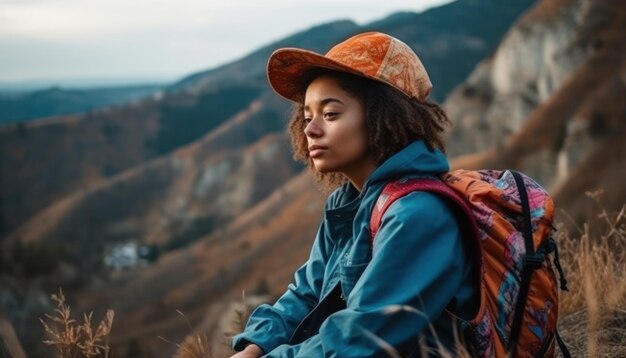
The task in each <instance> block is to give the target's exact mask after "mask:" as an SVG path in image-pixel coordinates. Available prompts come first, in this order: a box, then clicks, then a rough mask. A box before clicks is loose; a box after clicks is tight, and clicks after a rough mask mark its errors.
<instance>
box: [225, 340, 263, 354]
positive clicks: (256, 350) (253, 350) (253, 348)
mask: <svg viewBox="0 0 626 358" xmlns="http://www.w3.org/2000/svg"><path fill="white" fill-rule="evenodd" d="M262 355H263V350H262V349H261V347H259V346H257V345H256V344H254V343H252V344H249V345H248V346H246V348H245V349H244V350H242V351H241V352H239V353H237V354H235V355H234V356H232V357H230V358H260V357H261V356H262Z"/></svg>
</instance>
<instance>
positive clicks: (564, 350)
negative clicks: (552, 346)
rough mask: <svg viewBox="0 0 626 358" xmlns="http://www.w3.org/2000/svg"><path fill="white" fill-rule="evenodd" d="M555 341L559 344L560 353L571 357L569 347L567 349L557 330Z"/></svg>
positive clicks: (566, 357) (567, 357)
mask: <svg viewBox="0 0 626 358" xmlns="http://www.w3.org/2000/svg"><path fill="white" fill-rule="evenodd" d="M555 336H556V343H558V344H559V349H560V350H561V354H563V358H572V355H571V354H570V352H569V349H567V346H566V345H565V342H563V339H562V338H561V335H560V334H559V331H558V330H557V331H556V335H555Z"/></svg>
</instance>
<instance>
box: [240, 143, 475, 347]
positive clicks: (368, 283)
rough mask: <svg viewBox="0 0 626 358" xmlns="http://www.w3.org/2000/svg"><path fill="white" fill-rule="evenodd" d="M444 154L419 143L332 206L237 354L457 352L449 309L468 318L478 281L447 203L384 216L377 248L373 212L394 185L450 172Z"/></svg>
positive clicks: (427, 200) (405, 204)
mask: <svg viewBox="0 0 626 358" xmlns="http://www.w3.org/2000/svg"><path fill="white" fill-rule="evenodd" d="M448 169H449V168H448V162H447V160H446V158H445V156H444V155H443V154H442V153H441V152H439V151H434V152H431V151H429V150H428V149H427V148H426V146H425V145H424V143H423V142H422V141H416V142H413V143H411V144H410V145H408V146H407V147H406V148H404V149H403V150H401V151H400V152H398V153H396V154H395V155H393V156H392V157H391V158H389V159H388V160H386V161H385V162H384V163H383V164H381V165H380V166H379V167H378V168H377V169H376V170H375V171H374V172H373V173H372V174H371V175H370V177H369V178H368V179H367V181H366V183H365V184H364V186H363V188H362V191H361V192H360V193H359V192H358V191H357V190H356V189H355V188H354V187H353V186H352V185H350V184H346V185H344V186H342V187H341V188H339V189H337V190H336V191H334V192H333V193H332V194H331V195H330V196H329V198H328V200H327V202H326V207H325V215H324V219H323V221H322V223H321V225H320V227H319V230H318V233H317V236H316V238H315V242H314V244H313V248H312V250H311V254H310V257H309V259H308V261H307V262H306V263H305V264H304V265H303V266H302V267H300V268H299V269H298V271H297V272H296V273H295V280H294V281H293V283H291V284H290V285H289V286H288V288H287V291H286V292H285V293H284V294H283V295H282V296H281V297H280V298H279V299H278V300H277V302H276V303H275V304H274V305H262V306H259V307H258V308H257V309H256V310H255V311H254V312H253V313H252V315H251V317H250V319H249V321H248V324H247V325H246V328H245V330H244V332H243V333H241V334H239V335H237V336H235V337H234V338H233V341H232V345H233V348H234V349H235V350H242V349H243V348H244V347H245V345H246V344H248V343H250V342H253V343H256V344H257V345H259V346H260V347H261V348H262V349H263V351H264V352H265V353H266V355H265V356H264V357H342V358H343V357H376V356H387V354H385V353H384V348H383V347H384V346H385V344H388V345H389V346H392V347H394V349H396V351H397V352H399V353H401V354H406V353H408V352H411V351H412V350H414V349H415V348H416V347H417V343H418V339H419V337H423V339H425V342H426V343H427V345H429V346H436V343H435V340H434V338H433V334H432V329H429V324H432V327H433V328H434V329H435V330H436V331H437V339H438V340H439V342H441V343H442V344H443V345H444V346H445V347H448V348H451V347H453V346H454V344H453V340H454V338H453V337H454V335H453V333H452V330H453V329H454V327H453V323H452V320H451V318H450V316H449V315H447V314H444V310H445V309H446V308H448V309H450V310H452V311H453V312H455V314H456V315H458V316H460V317H465V318H470V317H471V316H472V315H473V314H474V312H473V311H474V309H475V307H476V305H477V304H478V301H477V295H478V290H477V279H476V278H477V275H476V274H475V272H474V271H475V269H473V261H472V260H471V257H470V255H468V254H467V252H470V251H469V248H467V247H466V245H465V244H464V242H463V240H462V239H461V236H460V228H459V224H458V223H457V221H456V219H455V216H454V214H453V212H452V209H451V207H449V205H448V204H447V202H446V201H445V199H443V198H441V197H439V196H437V195H435V194H432V193H428V192H413V193H410V194H408V195H407V196H405V197H403V198H400V199H399V200H398V201H396V202H395V203H394V204H393V205H391V207H389V209H388V210H387V212H386V214H385V216H384V218H383V221H382V225H381V227H380V230H379V232H378V234H377V236H376V240H375V241H374V244H373V245H372V243H371V241H370V236H369V231H368V227H369V221H370V216H371V212H372V207H373V205H374V204H375V201H376V200H377V198H378V195H379V193H380V192H381V191H382V188H383V186H384V185H385V183H386V182H387V181H389V180H391V179H397V178H402V177H414V176H424V175H436V174H440V173H443V172H446V171H448Z"/></svg>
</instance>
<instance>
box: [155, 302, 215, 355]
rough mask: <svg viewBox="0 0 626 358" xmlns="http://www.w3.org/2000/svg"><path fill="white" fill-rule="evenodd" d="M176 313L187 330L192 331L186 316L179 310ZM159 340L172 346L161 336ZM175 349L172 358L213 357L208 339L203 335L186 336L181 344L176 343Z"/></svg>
mask: <svg viewBox="0 0 626 358" xmlns="http://www.w3.org/2000/svg"><path fill="white" fill-rule="evenodd" d="M176 312H178V314H179V315H181V316H182V317H183V319H184V320H185V322H186V323H187V327H189V330H190V331H192V330H193V327H192V326H191V323H190V322H189V319H187V316H185V314H184V313H182V312H181V311H179V310H176ZM159 338H160V339H161V340H163V341H165V342H167V343H170V344H174V343H172V342H170V341H169V340H167V339H165V338H163V337H161V336H159ZM176 347H177V349H176V352H175V353H174V355H173V356H172V357H173V358H212V357H213V355H212V354H211V344H210V340H209V337H208V336H207V335H206V334H203V333H202V334H190V335H188V336H187V337H185V339H184V340H183V341H182V343H177V344H176Z"/></svg>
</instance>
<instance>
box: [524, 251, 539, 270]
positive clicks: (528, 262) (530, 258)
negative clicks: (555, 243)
mask: <svg viewBox="0 0 626 358" xmlns="http://www.w3.org/2000/svg"><path fill="white" fill-rule="evenodd" d="M543 261H544V257H543V255H538V254H533V255H525V256H524V267H528V268H531V269H533V270H534V269H538V268H540V267H541V265H543Z"/></svg>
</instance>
